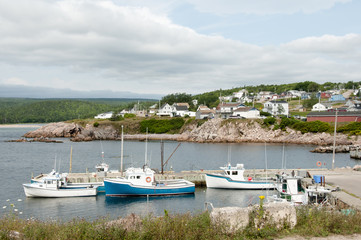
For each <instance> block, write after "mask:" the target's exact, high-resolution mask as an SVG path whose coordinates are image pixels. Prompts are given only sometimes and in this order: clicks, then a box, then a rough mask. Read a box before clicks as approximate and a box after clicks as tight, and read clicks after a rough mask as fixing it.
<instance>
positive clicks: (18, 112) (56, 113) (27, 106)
mask: <svg viewBox="0 0 361 240" xmlns="http://www.w3.org/2000/svg"><path fill="white" fill-rule="evenodd" d="M156 101H157V100H152V99H131V98H125V99H122V98H109V99H108V98H94V99H93V98H90V99H35V98H0V123H1V124H8V123H48V122H59V121H67V120H72V119H86V118H93V117H94V116H96V115H97V114H99V113H102V112H108V111H120V110H121V109H124V108H128V107H132V106H134V104H136V103H138V102H140V103H141V104H142V105H143V107H144V108H145V107H147V106H148V105H150V104H154V102H156Z"/></svg>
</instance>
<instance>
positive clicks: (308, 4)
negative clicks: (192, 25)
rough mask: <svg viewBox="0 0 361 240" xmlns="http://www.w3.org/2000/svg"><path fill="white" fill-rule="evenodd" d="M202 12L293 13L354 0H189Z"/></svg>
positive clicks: (307, 12) (329, 6)
mask: <svg viewBox="0 0 361 240" xmlns="http://www.w3.org/2000/svg"><path fill="white" fill-rule="evenodd" d="M187 1H188V2H189V3H191V4H192V5H194V6H195V8H196V9H197V10H198V11H200V12H209V13H213V14H216V15H226V14H237V13H243V14H257V15H267V14H293V13H297V12H302V13H306V14H309V13H314V12H318V11H320V10H325V9H330V8H332V7H333V6H334V5H335V4H337V3H346V2H350V1H352V0H318V1H314V0H302V1H299V0H256V1H255V0H187Z"/></svg>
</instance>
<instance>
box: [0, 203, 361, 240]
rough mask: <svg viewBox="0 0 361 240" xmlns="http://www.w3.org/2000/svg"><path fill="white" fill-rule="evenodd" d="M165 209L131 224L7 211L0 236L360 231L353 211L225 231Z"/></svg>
mask: <svg viewBox="0 0 361 240" xmlns="http://www.w3.org/2000/svg"><path fill="white" fill-rule="evenodd" d="M164 212H165V214H164V216H162V217H155V216H151V215H150V216H147V217H143V218H139V220H138V222H137V223H136V224H134V225H132V224H127V223H128V222H125V223H123V224H109V220H108V219H106V218H104V219H98V220H94V221H88V220H85V219H79V218H76V219H73V220H71V221H68V222H61V221H52V220H49V221H38V220H25V219H21V218H19V217H17V216H15V215H14V214H9V215H6V216H3V217H2V218H1V219H0V239H12V238H11V237H10V236H11V234H13V233H14V232H19V233H20V239H273V238H280V237H286V236H291V237H292V236H295V235H299V236H303V237H317V236H323V237H324V236H328V235H331V234H340V235H350V234H355V233H357V234H360V233H361V214H360V212H356V211H351V213H350V214H347V215H346V214H342V213H341V212H340V211H328V210H326V209H320V210H319V209H317V208H310V207H302V208H298V209H297V225H296V226H295V227H294V228H293V229H291V228H290V227H289V226H288V225H287V224H283V226H281V227H279V228H276V227H275V225H273V224H272V223H266V224H265V225H263V227H261V228H260V227H259V226H255V225H254V224H249V226H247V227H246V228H245V229H242V230H239V231H236V232H232V233H230V232H227V231H226V227H227V226H226V225H225V224H224V223H222V222H218V223H216V224H213V223H212V222H211V219H210V217H209V214H208V212H203V213H198V214H194V215H192V214H190V213H187V214H175V215H170V214H168V212H167V211H166V210H165V211H164Z"/></svg>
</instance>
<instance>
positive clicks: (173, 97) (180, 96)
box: [161, 93, 192, 105]
mask: <svg viewBox="0 0 361 240" xmlns="http://www.w3.org/2000/svg"><path fill="white" fill-rule="evenodd" d="M161 103H162V104H164V103H168V104H169V105H172V104H173V103H188V104H189V105H191V104H192V95H191V94H186V93H175V94H168V95H166V96H164V97H163V98H162V100H161Z"/></svg>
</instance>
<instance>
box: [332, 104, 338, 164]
mask: <svg viewBox="0 0 361 240" xmlns="http://www.w3.org/2000/svg"><path fill="white" fill-rule="evenodd" d="M337 112H338V110H337V108H336V115H335V129H334V132H333V152H332V170H334V169H335V152H336V128H337Z"/></svg>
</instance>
